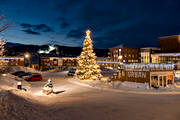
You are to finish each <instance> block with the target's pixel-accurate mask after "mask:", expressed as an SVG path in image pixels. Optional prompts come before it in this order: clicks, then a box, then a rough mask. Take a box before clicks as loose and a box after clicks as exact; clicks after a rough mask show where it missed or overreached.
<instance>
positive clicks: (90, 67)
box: [76, 30, 102, 80]
mask: <svg viewBox="0 0 180 120" xmlns="http://www.w3.org/2000/svg"><path fill="white" fill-rule="evenodd" d="M90 33H91V31H90V30H87V31H86V37H85V40H84V43H83V48H82V52H81V55H80V56H79V57H78V65H77V70H76V77H77V78H78V79H80V80H97V79H100V78H101V77H102V75H101V70H100V67H99V65H98V64H97V63H96V58H97V57H96V55H95V53H94V52H93V44H92V40H91V38H90Z"/></svg>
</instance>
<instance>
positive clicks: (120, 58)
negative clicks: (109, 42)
mask: <svg viewBox="0 0 180 120" xmlns="http://www.w3.org/2000/svg"><path fill="white" fill-rule="evenodd" d="M109 51H110V52H109V57H110V58H111V61H113V62H120V63H139V62H140V49H139V48H110V49H109Z"/></svg>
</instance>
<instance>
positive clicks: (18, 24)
mask: <svg viewBox="0 0 180 120" xmlns="http://www.w3.org/2000/svg"><path fill="white" fill-rule="evenodd" d="M179 6H180V1H179V0H148V1H147V0H0V10H1V11H2V13H3V14H4V15H5V16H6V18H7V20H8V21H13V22H14V24H13V25H12V26H11V27H9V28H8V29H7V30H5V31H4V32H2V33H0V37H3V38H5V39H7V41H9V42H15V43H23V44H49V43H53V44H59V45H66V46H81V45H82V41H83V40H84V35H85V34H84V31H85V30H86V29H91V30H92V40H93V44H94V46H95V47H97V48H109V47H114V46H117V45H120V44H123V45H125V46H133V47H141V46H157V38H158V37H160V36H167V35H176V34H180V7H179Z"/></svg>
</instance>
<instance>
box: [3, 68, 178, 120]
mask: <svg viewBox="0 0 180 120" xmlns="http://www.w3.org/2000/svg"><path fill="white" fill-rule="evenodd" d="M66 74H67V71H63V72H57V73H56V72H55V73H48V72H47V73H43V76H44V80H43V81H37V82H28V84H30V90H28V91H20V90H17V89H15V88H14V87H11V84H9V85H8V86H4V85H0V120H179V117H180V107H179V105H180V101H179V100H180V95H177V94H176V95H170V94H169V95H157V94H147V95H145V94H131V93H128V92H127V93H126V92H122V93H121V92H113V91H108V90H106V89H93V88H92V87H87V86H84V85H77V84H74V83H71V82H69V81H71V80H72V77H68V76H67V75H66ZM48 78H50V79H51V80H52V83H53V85H54V88H55V91H56V92H57V94H52V95H50V96H47V95H42V94H41V93H40V91H41V90H42V87H43V85H44V84H45V83H46V82H47V79H48ZM3 80H4V78H3ZM9 80H10V79H9ZM7 83H9V82H7ZM4 84H6V83H4ZM121 84H122V83H121ZM128 84H131V83H126V84H124V85H123V86H127V85H128ZM128 86H131V85H128ZM137 86H139V85H138V84H137ZM140 86H141V85H140ZM140 86H139V87H140Z"/></svg>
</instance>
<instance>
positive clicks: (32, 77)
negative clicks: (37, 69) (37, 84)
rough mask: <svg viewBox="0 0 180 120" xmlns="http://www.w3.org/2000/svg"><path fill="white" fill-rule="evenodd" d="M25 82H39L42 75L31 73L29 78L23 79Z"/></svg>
mask: <svg viewBox="0 0 180 120" xmlns="http://www.w3.org/2000/svg"><path fill="white" fill-rule="evenodd" d="M24 80H26V81H39V80H42V75H41V74H39V73H33V74H32V75H31V76H27V77H24Z"/></svg>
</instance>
